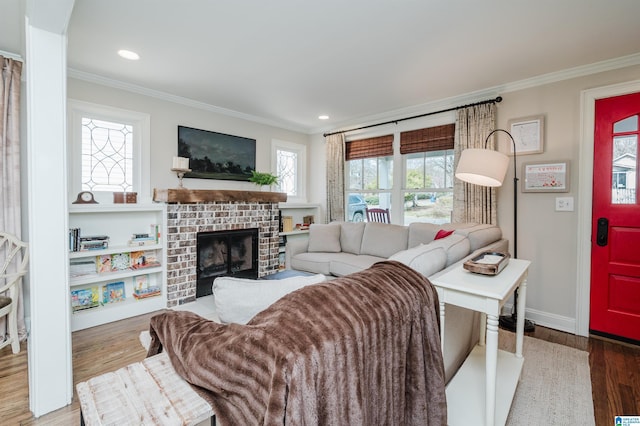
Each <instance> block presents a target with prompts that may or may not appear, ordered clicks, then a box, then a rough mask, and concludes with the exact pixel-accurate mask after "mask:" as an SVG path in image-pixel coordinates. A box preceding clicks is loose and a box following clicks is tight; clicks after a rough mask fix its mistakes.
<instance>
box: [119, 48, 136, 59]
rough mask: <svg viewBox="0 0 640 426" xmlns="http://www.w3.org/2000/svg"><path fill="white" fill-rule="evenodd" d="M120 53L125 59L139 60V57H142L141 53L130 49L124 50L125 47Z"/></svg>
mask: <svg viewBox="0 0 640 426" xmlns="http://www.w3.org/2000/svg"><path fill="white" fill-rule="evenodd" d="M118 55H120V56H121V57H123V58H125V59H129V60H130V61H137V60H138V59H140V55H138V54H137V53H136V52H132V51H130V50H124V49H121V50H118Z"/></svg>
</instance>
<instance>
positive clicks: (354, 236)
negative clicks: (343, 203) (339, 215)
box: [340, 222, 365, 254]
mask: <svg viewBox="0 0 640 426" xmlns="http://www.w3.org/2000/svg"><path fill="white" fill-rule="evenodd" d="M364 226H365V224H364V222H341V223H340V247H342V251H343V252H344V253H353V254H360V246H361V245H362V235H363V234H364Z"/></svg>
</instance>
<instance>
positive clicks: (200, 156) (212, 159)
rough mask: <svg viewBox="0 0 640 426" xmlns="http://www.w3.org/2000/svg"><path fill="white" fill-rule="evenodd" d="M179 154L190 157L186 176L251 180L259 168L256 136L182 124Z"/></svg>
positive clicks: (180, 127) (179, 136) (179, 127)
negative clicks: (202, 128) (251, 137)
mask: <svg viewBox="0 0 640 426" xmlns="http://www.w3.org/2000/svg"><path fill="white" fill-rule="evenodd" d="M178 155H179V156H180V157H183V158H188V159H189V163H188V164H189V168H190V169H191V171H190V172H189V173H186V174H185V175H184V177H186V178H200V179H220V180H239V181H248V180H249V178H250V177H251V170H255V168H256V140H255V139H250V138H244V137H241V136H234V135H227V134H224V133H218V132H212V131H209V130H200V129H193V128H191V127H185V126H178Z"/></svg>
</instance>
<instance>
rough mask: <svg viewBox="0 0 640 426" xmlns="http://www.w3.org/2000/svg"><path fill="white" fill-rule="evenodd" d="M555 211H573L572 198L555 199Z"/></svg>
mask: <svg viewBox="0 0 640 426" xmlns="http://www.w3.org/2000/svg"><path fill="white" fill-rule="evenodd" d="M556 211H557V212H572V211H573V197H556Z"/></svg>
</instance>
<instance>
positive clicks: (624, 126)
mask: <svg viewBox="0 0 640 426" xmlns="http://www.w3.org/2000/svg"><path fill="white" fill-rule="evenodd" d="M637 130H638V116H637V115H634V116H631V117H628V118H625V119H624V120H620V121H618V122H616V123H613V133H624V132H636V131H637Z"/></svg>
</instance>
